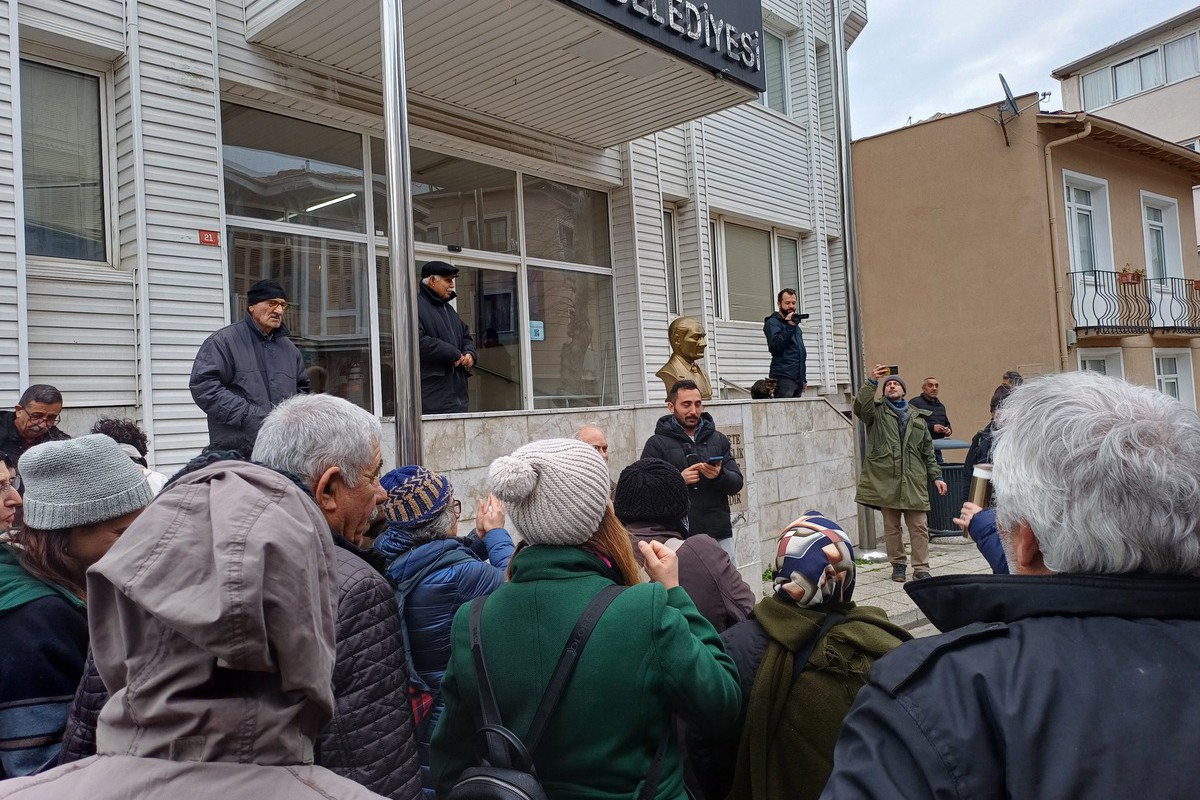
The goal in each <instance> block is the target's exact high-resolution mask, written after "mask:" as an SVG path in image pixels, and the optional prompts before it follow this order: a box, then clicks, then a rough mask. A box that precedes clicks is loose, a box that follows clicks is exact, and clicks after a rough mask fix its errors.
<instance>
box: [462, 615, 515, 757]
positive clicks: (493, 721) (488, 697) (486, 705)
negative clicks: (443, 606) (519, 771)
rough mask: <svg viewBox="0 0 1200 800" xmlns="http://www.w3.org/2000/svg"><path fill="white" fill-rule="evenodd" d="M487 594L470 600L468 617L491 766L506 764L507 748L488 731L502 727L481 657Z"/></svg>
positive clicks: (494, 697) (476, 680) (490, 682)
mask: <svg viewBox="0 0 1200 800" xmlns="http://www.w3.org/2000/svg"><path fill="white" fill-rule="evenodd" d="M487 599H488V596H487V595H483V596H482V597H476V598H475V599H474V600H472V601H471V612H470V617H469V623H470V626H469V627H470V631H471V658H472V659H473V660H474V662H475V683H476V684H478V686H479V710H480V712H481V713H482V714H483V728H484V739H485V741H486V742H487V751H488V763H489V764H491V765H492V766H497V767H503V766H508V763H509V757H508V748H507V747H505V745H504V741H503V739H501V738H500V737H499V736H498V735H497V734H495V733H492V732H491V731H489V730H488V729H489V728H492V727H503V724H504V723H503V721H502V720H501V719H500V707H499V706H498V705H496V693H495V692H494V691H492V680H491V678H490V677H488V671H487V662H486V661H485V660H484V658H483V639H482V637H481V635H480V630H479V620H480V618H481V617H482V616H483V604H484V603H485V602H486V601H487Z"/></svg>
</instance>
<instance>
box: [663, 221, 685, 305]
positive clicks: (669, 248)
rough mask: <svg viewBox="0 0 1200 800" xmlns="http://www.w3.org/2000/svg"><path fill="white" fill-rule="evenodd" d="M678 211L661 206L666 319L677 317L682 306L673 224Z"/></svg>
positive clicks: (677, 238)
mask: <svg viewBox="0 0 1200 800" xmlns="http://www.w3.org/2000/svg"><path fill="white" fill-rule="evenodd" d="M678 212H679V209H678V208H677V207H676V206H674V205H666V206H663V210H662V215H663V273H664V277H665V278H666V287H665V289H666V295H667V317H668V318H669V319H674V318H675V317H677V316H679V309H680V308H681V307H682V306H683V303H682V300H683V298H682V296H681V295H682V292H681V291H680V285H679V284H680V282H681V281H680V275H679V228H678V227H677V226H676V224H675V218H676V214H678Z"/></svg>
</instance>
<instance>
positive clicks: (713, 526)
mask: <svg viewBox="0 0 1200 800" xmlns="http://www.w3.org/2000/svg"><path fill="white" fill-rule="evenodd" d="M667 410H668V411H670V412H671V413H670V414H667V415H666V416H664V417H662V418H660V419H659V420H658V424H657V425H656V426H655V428H654V435H653V436H651V437H650V438H649V439H647V440H646V445H645V447H643V448H642V458H660V459H662V460H663V461H666V462H667V463H669V464H671V465H672V466H674V467H675V469H677V470H679V472H680V474H681V475H683V482H684V483H686V484H687V487H688V535H689V536H690V535H695V534H697V533H705V534H708V535H709V536H711V537H713V538H714V539H716V540H717V543H718V544H720V545H721V547H723V548H725V552H727V553H728V554H729V556H730V558H733V524H732V523H731V522H730V519H729V495H731V494H736V493H737V492H740V491H741V490H742V471H741V470H740V469H739V468H738V465H737V462H736V461H734V459H733V455H732V454H731V453H730V449H729V439H728V438H726V436H725V434H723V433H721V432H720V431H718V430H717V427H716V425H714V424H713V420H712V417H711V416H709V415H708V414H707V413H706V412H705V411H704V400H703V399H702V398H701V397H700V389H699V387H698V386H697V385H696V383H695V382H694V381H686V380H685V381H676V382H675V384H674V385H672V386H671V390H670V392H668V393H667Z"/></svg>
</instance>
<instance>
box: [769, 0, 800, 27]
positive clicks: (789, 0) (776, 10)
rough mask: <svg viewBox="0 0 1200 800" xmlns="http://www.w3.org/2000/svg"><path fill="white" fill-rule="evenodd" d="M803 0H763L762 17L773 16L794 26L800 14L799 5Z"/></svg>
mask: <svg viewBox="0 0 1200 800" xmlns="http://www.w3.org/2000/svg"><path fill="white" fill-rule="evenodd" d="M802 2H804V0H764V2H763V4H762V10H763V15H764V16H769V15H774V16H776V17H779V18H780V19H783V20H784V21H786V22H791V23H792V24H795V20H796V18H797V17H798V16H799V14H800V4H801V3H802Z"/></svg>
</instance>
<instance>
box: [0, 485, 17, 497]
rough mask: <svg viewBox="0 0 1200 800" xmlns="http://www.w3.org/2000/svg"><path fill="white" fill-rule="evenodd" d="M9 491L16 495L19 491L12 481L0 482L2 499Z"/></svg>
mask: <svg viewBox="0 0 1200 800" xmlns="http://www.w3.org/2000/svg"><path fill="white" fill-rule="evenodd" d="M10 489H11V490H12V491H14V492H18V493H19V492H20V491H21V490H20V489H19V488H17V484H16V483H14V482H13V481H0V497H4V495H6V494H8V492H9V490H10Z"/></svg>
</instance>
